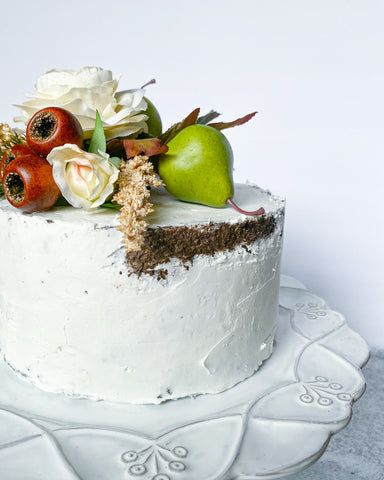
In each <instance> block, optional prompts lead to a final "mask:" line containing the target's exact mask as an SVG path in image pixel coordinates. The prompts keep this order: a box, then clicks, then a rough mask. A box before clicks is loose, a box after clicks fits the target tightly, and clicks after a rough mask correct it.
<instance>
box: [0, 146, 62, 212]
mask: <svg viewBox="0 0 384 480" xmlns="http://www.w3.org/2000/svg"><path fill="white" fill-rule="evenodd" d="M3 189H4V194H5V196H6V198H7V200H8V201H9V203H10V204H11V205H13V206H14V207H16V208H20V210H22V211H23V212H25V213H32V212H39V211H41V210H46V209H48V208H50V207H52V206H53V205H54V204H55V203H56V202H57V200H58V198H59V196H60V190H59V187H58V186H57V185H56V183H55V181H54V179H53V176H52V167H51V165H50V164H49V163H48V162H47V160H45V158H42V157H39V156H38V155H28V156H24V157H20V158H17V159H15V160H13V161H12V162H11V163H9V164H8V166H7V167H6V168H5V170H4V175H3Z"/></svg>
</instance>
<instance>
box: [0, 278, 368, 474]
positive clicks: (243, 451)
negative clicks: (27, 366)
mask: <svg viewBox="0 0 384 480" xmlns="http://www.w3.org/2000/svg"><path fill="white" fill-rule="evenodd" d="M368 358H369V350H368V347H367V344H366V343H365V341H364V340H363V339H362V338H361V337H360V336H359V335H358V334H357V333H355V332H354V331H352V330H351V329H350V328H349V327H348V326H347V325H346V323H345V319H344V317H343V316H342V315H341V314H339V313H337V312H335V311H333V310H331V309H330V308H329V307H328V306H327V305H326V303H325V302H324V300H322V299H321V298H319V297H318V296H317V295H315V294H313V293H311V292H309V291H307V290H306V289H305V288H304V287H303V285H302V284H301V283H300V282H298V281H296V280H294V279H292V278H290V277H285V276H282V279H281V288H280V312H279V323H278V330H277V338H276V345H275V350H274V353H273V355H272V356H271V358H270V359H269V360H268V361H267V362H265V364H263V366H262V367H261V368H260V369H259V370H258V371H257V372H256V373H255V374H254V375H253V376H252V377H250V378H249V379H247V380H245V381H243V382H242V383H240V384H239V385H237V386H236V387H234V388H232V389H230V390H228V391H226V392H224V393H221V394H218V395H201V396H197V397H196V398H185V399H181V400H176V401H168V402H165V403H163V404H161V405H130V404H113V403H108V402H97V401H92V400H87V399H76V398H69V397H65V396H63V395H57V394H50V393H46V392H43V391H40V390H39V389H37V388H35V387H33V386H31V385H29V384H28V383H26V382H24V381H22V380H20V379H19V378H18V377H17V376H16V375H15V374H14V373H13V372H12V371H11V369H9V368H8V367H7V366H6V365H5V364H4V363H2V364H1V366H0V384H1V389H0V480H25V479H26V478H28V480H42V479H53V478H56V479H60V480H79V479H81V480H91V479H92V480H96V479H97V480H251V479H273V478H281V477H284V476H286V475H289V474H293V473H296V472H298V471H300V470H303V469H304V468H306V467H308V466H309V465H311V464H312V463H314V462H315V461H316V460H317V459H318V458H319V457H320V456H321V455H322V453H323V452H324V451H325V449H326V447H327V445H328V442H329V440H330V438H331V436H332V435H333V434H335V433H337V432H339V431H340V430H342V429H343V428H344V427H345V426H346V425H347V424H348V422H349V420H350V418H351V414H352V405H353V403H354V402H355V401H356V400H358V399H359V397H360V396H361V395H362V394H363V392H364V389H365V382H364V378H363V376H362V374H361V370H360V369H361V367H362V366H364V364H365V363H366V362H367V360H368Z"/></svg>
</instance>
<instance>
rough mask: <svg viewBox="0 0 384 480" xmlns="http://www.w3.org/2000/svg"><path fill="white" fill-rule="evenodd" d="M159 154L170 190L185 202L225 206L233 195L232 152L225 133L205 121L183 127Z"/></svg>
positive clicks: (161, 168)
mask: <svg viewBox="0 0 384 480" xmlns="http://www.w3.org/2000/svg"><path fill="white" fill-rule="evenodd" d="M168 147H169V150H168V152H167V153H164V154H163V155H161V156H160V158H159V174H160V177H161V178H162V180H163V181H164V183H165V188H166V189H167V190H168V192H169V193H171V194H172V195H174V196H175V197H176V198H178V199H179V200H184V201H185V202H192V203H201V204H203V205H209V206H210V207H224V206H225V205H226V202H227V199H228V198H231V197H232V195H233V180H232V168H233V154H232V148H231V146H230V144H229V142H228V140H227V139H226V138H225V136H224V135H223V134H222V133H221V132H220V131H218V130H216V129H215V128H212V127H208V126H206V125H191V126H189V127H186V128H184V129H183V130H181V132H180V133H178V134H177V135H176V136H175V137H174V138H173V139H172V140H171V141H170V142H169V143H168Z"/></svg>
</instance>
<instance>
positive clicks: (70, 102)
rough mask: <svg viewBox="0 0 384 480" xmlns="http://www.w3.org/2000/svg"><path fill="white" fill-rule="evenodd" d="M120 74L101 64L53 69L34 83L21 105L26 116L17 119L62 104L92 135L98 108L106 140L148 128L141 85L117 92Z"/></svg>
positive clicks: (145, 104)
mask: <svg viewBox="0 0 384 480" xmlns="http://www.w3.org/2000/svg"><path fill="white" fill-rule="evenodd" d="M119 79H120V77H119V76H116V75H114V74H113V73H112V72H111V71H110V70H103V69H102V68H99V67H84V68H82V69H81V70H79V71H74V70H60V69H54V70H50V71H49V72H47V73H46V74H44V75H43V76H41V77H40V78H39V79H38V80H37V82H36V85H35V93H34V94H27V97H30V98H32V100H28V101H26V102H24V103H23V104H22V105H16V106H17V107H19V108H21V110H22V112H23V114H24V116H23V117H16V118H15V119H14V120H15V121H16V122H18V121H22V122H25V123H28V121H29V119H30V118H31V117H32V116H33V115H34V114H35V113H36V112H38V111H39V110H41V109H42V108H45V107H53V106H54V107H61V108H64V109H66V110H69V111H70V112H72V113H73V114H74V115H75V116H76V117H77V119H78V120H79V122H80V123H81V126H82V127H83V130H84V137H85V138H90V136H91V134H92V131H93V129H94V128H95V118H96V110H98V111H99V113H100V116H101V119H102V121H103V125H104V130H105V135H106V138H107V140H108V139H110V138H113V137H117V136H128V135H132V134H134V133H138V132H141V131H144V132H147V124H146V122H145V121H146V120H147V119H148V117H147V116H146V115H144V114H143V111H145V110H146V108H147V103H146V101H145V100H144V98H143V97H144V93H145V92H144V90H143V89H142V88H138V89H134V90H125V91H122V92H116V89H117V86H118V83H119Z"/></svg>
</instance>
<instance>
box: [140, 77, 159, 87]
mask: <svg viewBox="0 0 384 480" xmlns="http://www.w3.org/2000/svg"><path fill="white" fill-rule="evenodd" d="M153 83H156V80H155V79H154V78H152V80H149V82H147V83H146V84H144V85H143V86H142V87H141V88H145V87H147V86H148V85H152V84H153Z"/></svg>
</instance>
